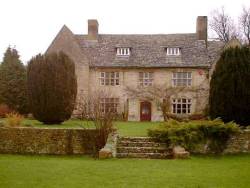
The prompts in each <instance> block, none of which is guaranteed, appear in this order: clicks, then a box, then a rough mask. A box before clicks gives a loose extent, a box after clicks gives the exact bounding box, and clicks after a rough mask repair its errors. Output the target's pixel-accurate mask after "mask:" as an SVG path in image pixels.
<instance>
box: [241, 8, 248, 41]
mask: <svg viewBox="0 0 250 188" xmlns="http://www.w3.org/2000/svg"><path fill="white" fill-rule="evenodd" d="M239 23H240V28H241V31H242V33H243V35H244V37H245V39H246V41H247V43H248V45H250V8H248V9H247V8H246V7H243V9H242V13H241V15H240V18H239Z"/></svg>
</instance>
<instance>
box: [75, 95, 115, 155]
mask: <svg viewBox="0 0 250 188" xmlns="http://www.w3.org/2000/svg"><path fill="white" fill-rule="evenodd" d="M109 97H112V95H111V94H109V93H108V92H106V91H102V90H95V91H92V92H91V95H90V96H87V95H84V94H83V93H80V94H79V97H78V100H77V101H78V102H77V106H76V107H77V110H78V117H79V118H80V119H81V120H84V124H85V125H84V126H83V128H86V127H88V126H89V125H90V126H91V127H92V126H94V129H95V131H96V133H97V134H96V135H95V136H94V137H93V135H92V137H91V139H93V140H92V142H91V143H92V144H93V146H92V147H93V150H94V156H95V157H97V156H98V152H99V150H100V149H101V148H102V147H103V146H104V145H105V144H106V141H107V139H108V136H109V134H111V133H113V132H114V131H115V128H114V125H113V120H114V119H115V117H116V112H114V111H112V109H111V110H109V108H108V109H106V110H104V109H103V105H104V103H103V99H104V98H109ZM86 133H88V132H86Z"/></svg>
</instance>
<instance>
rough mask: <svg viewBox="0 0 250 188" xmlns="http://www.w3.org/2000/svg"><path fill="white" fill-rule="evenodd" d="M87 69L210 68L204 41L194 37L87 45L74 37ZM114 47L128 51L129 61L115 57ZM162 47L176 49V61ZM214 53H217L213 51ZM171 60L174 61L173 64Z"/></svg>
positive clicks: (109, 38) (125, 38) (104, 38)
mask: <svg viewBox="0 0 250 188" xmlns="http://www.w3.org/2000/svg"><path fill="white" fill-rule="evenodd" d="M75 38H76V40H77V41H78V43H79V46H80V47H81V48H82V51H83V53H84V55H85V56H86V57H87V59H88V61H89V64H90V67H210V66H211V61H212V59H211V58H210V55H209V52H208V49H207V48H206V45H205V41H199V40H197V39H196V34H195V33H192V34H165V35H163V34H159V35H102V34H100V35H98V41H97V42H94V41H90V40H88V39H87V35H75ZM117 47H130V48H131V55H130V57H117V56H116V48H117ZM166 47H180V48H181V52H182V54H181V57H180V61H179V60H177V61H176V60H175V59H170V58H168V57H167V56H166ZM215 51H217V50H215ZM173 60H174V61H173Z"/></svg>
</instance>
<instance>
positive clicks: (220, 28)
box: [209, 7, 239, 42]
mask: <svg viewBox="0 0 250 188" xmlns="http://www.w3.org/2000/svg"><path fill="white" fill-rule="evenodd" d="M209 26H210V28H211V29H212V30H213V31H214V32H215V33H216V34H217V35H218V37H219V39H220V40H221V41H224V42H228V41H229V40H231V39H232V38H238V37H239V34H238V32H237V29H236V27H235V24H234V22H233V19H232V18H231V17H230V16H229V15H228V14H226V13H225V10H224V7H222V8H221V9H217V10H214V11H213V12H212V18H211V20H210V22H209Z"/></svg>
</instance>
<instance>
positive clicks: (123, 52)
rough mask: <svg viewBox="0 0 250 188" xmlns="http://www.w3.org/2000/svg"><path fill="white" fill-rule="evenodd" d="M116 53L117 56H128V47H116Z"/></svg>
mask: <svg viewBox="0 0 250 188" xmlns="http://www.w3.org/2000/svg"><path fill="white" fill-rule="evenodd" d="M116 55H117V56H129V55H130V48H117V49H116Z"/></svg>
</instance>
